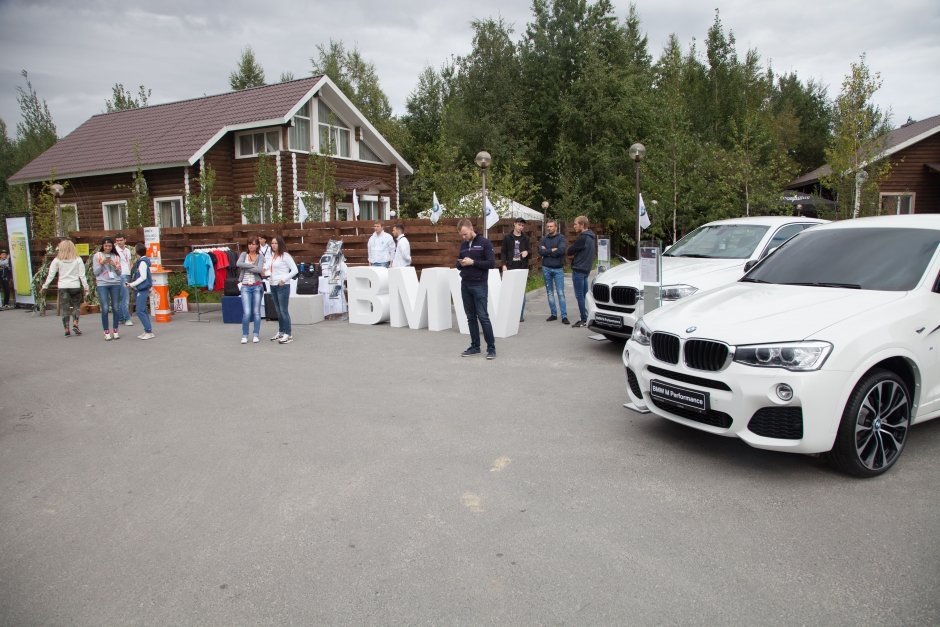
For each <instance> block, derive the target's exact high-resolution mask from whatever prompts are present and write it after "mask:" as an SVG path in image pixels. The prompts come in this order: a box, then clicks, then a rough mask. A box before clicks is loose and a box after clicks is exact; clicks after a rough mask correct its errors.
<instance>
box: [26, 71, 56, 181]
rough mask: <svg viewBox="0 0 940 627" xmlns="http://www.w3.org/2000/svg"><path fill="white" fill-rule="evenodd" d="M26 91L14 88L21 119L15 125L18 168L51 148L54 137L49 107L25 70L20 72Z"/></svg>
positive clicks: (54, 141) (54, 140) (54, 129)
mask: <svg viewBox="0 0 940 627" xmlns="http://www.w3.org/2000/svg"><path fill="white" fill-rule="evenodd" d="M21 74H22V76H23V80H25V81H26V89H23V88H22V87H21V86H18V87H17V88H16V93H17V96H16V101H17V102H18V103H19V105H20V113H21V114H22V116H23V119H22V120H21V121H20V122H18V123H17V125H16V143H17V147H16V152H17V153H18V154H17V162H18V164H19V167H22V166H23V165H26V164H27V163H29V162H30V161H32V160H33V159H35V158H36V157H38V156H39V155H40V154H42V153H43V152H45V151H46V149H48V148H49V147H50V146H52V145H53V144H54V143H56V141H58V137H57V136H56V128H55V123H54V122H53V121H52V114H51V113H49V105H48V104H46V101H45V100H42V99H40V98H39V96H38V94H37V93H36V90H35V89H33V84H32V82H31V81H30V80H29V74H27V72H26V70H23V71H22V72H21Z"/></svg>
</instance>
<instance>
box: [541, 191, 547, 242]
mask: <svg viewBox="0 0 940 627" xmlns="http://www.w3.org/2000/svg"><path fill="white" fill-rule="evenodd" d="M547 219H548V201H547V200H543V201H542V237H545V220H547Z"/></svg>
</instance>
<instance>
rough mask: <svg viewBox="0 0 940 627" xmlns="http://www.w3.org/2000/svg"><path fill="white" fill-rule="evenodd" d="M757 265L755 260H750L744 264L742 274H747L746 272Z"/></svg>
mask: <svg viewBox="0 0 940 627" xmlns="http://www.w3.org/2000/svg"><path fill="white" fill-rule="evenodd" d="M756 265H757V259H750V260H748V262H747V263H746V264H744V272H745V273H747V271H748V270H750V269H751V268H753V267H754V266H756Z"/></svg>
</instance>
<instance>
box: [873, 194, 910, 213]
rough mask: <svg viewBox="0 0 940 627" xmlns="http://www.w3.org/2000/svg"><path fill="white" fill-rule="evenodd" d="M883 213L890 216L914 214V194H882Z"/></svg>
mask: <svg viewBox="0 0 940 627" xmlns="http://www.w3.org/2000/svg"><path fill="white" fill-rule="evenodd" d="M881 213H882V214H888V215H893V214H896V215H903V214H907V213H914V194H891V193H888V194H882V195H881Z"/></svg>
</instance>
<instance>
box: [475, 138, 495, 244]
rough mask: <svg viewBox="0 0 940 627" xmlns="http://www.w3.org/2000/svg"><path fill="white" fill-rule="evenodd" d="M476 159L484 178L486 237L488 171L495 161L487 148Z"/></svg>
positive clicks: (484, 230)
mask: <svg viewBox="0 0 940 627" xmlns="http://www.w3.org/2000/svg"><path fill="white" fill-rule="evenodd" d="M474 161H476V164H477V167H478V168H480V177H481V178H482V179H483V214H482V215H483V237H486V231H487V229H486V171H487V170H488V169H489V167H490V164H491V163H493V157H491V156H490V153H488V152H486V151H485V150H481V151H480V152H478V153H477V156H476V159H474Z"/></svg>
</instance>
